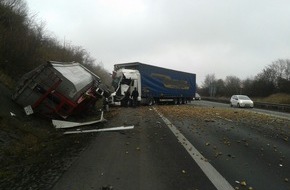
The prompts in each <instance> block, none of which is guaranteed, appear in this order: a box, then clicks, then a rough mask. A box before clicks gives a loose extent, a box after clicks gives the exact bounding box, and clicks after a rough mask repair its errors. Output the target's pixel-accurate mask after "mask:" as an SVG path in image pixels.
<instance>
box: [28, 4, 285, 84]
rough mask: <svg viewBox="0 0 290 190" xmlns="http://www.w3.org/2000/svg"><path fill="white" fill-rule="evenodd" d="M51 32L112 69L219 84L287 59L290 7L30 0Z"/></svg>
mask: <svg viewBox="0 0 290 190" xmlns="http://www.w3.org/2000/svg"><path fill="white" fill-rule="evenodd" d="M27 2H28V6H29V8H30V9H31V10H32V11H33V12H38V15H39V17H40V18H41V19H43V20H45V21H46V23H47V28H48V30H50V31H52V32H54V33H55V34H56V35H57V36H59V38H60V39H63V38H64V37H65V39H67V40H70V41H71V42H72V44H75V45H81V46H83V47H84V48H85V49H87V50H88V51H89V52H90V53H91V55H92V56H93V57H95V58H96V59H97V60H98V61H101V62H103V64H104V67H105V68H106V69H107V70H109V71H111V70H112V69H113V65H114V64H116V63H119V62H130V61H140V62H144V63H148V64H153V65H158V66H163V67H167V68H171V69H177V70H182V71H187V72H193V73H196V74H197V77H198V82H199V84H201V82H202V81H203V80H204V76H205V75H206V74H212V73H215V74H216V77H218V78H225V76H227V75H236V76H238V77H240V78H241V79H245V78H246V77H249V76H254V75H256V74H257V73H259V72H260V71H261V70H262V69H263V68H264V67H265V66H266V65H269V64H271V62H272V61H275V60H276V59H279V58H282V59H284V58H289V57H287V56H289V52H290V51H289V50H290V48H289V37H288V36H289V33H290V22H289V20H290V1H286V0H279V1H272V0H256V1H251V0H243V1H241V0H240V1H232V0H219V1H216V0H202V1H201V0H181V1H180V0H122V1H120V0H84V1H81V3H80V1H74V0H62V1H57V0H49V1H48V0H43V1H41V2H40V1H37V0H28V1H27Z"/></svg>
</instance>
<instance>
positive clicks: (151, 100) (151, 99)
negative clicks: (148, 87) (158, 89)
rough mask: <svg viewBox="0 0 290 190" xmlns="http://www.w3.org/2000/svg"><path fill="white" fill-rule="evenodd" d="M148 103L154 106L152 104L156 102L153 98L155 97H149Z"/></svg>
mask: <svg viewBox="0 0 290 190" xmlns="http://www.w3.org/2000/svg"><path fill="white" fill-rule="evenodd" d="M147 104H148V106H152V105H154V104H155V101H154V99H153V98H149V99H148V100H147Z"/></svg>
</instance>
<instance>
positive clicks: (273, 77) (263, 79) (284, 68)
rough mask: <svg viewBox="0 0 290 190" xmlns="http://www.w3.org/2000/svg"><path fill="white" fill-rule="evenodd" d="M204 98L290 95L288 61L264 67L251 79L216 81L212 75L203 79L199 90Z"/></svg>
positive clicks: (289, 65) (289, 66) (234, 78)
mask: <svg viewBox="0 0 290 190" xmlns="http://www.w3.org/2000/svg"><path fill="white" fill-rule="evenodd" d="M199 91H200V93H201V94H202V95H204V96H214V97H230V96H231V95H233V94H247V95H249V96H252V97H266V96H269V95H271V94H275V93H287V94H290V60H289V59H279V60H277V61H275V62H273V63H272V64H270V65H268V66H267V67H265V68H264V69H263V70H262V72H260V73H259V74H257V75H256V76H255V77H253V78H247V79H245V80H241V79H239V78H238V77H236V76H227V77H226V78H225V79H224V80H223V79H216V77H215V75H214V74H208V75H207V76H206V77H205V80H204V82H203V85H202V87H201V88H200V89H199Z"/></svg>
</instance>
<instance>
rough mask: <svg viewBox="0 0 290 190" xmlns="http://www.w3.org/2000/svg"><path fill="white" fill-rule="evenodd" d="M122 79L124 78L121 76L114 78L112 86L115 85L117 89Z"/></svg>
mask: <svg viewBox="0 0 290 190" xmlns="http://www.w3.org/2000/svg"><path fill="white" fill-rule="evenodd" d="M120 80H122V77H121V76H119V77H115V78H113V81H112V86H113V87H114V89H115V90H116V89H117V88H118V86H119V84H120Z"/></svg>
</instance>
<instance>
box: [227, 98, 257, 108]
mask: <svg viewBox="0 0 290 190" xmlns="http://www.w3.org/2000/svg"><path fill="white" fill-rule="evenodd" d="M230 105H231V107H233V106H236V107H249V108H253V107H254V102H253V101H252V100H251V99H250V98H249V97H248V96H246V95H233V96H232V97H231V100H230Z"/></svg>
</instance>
